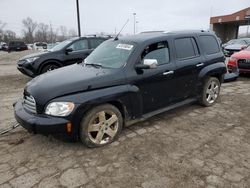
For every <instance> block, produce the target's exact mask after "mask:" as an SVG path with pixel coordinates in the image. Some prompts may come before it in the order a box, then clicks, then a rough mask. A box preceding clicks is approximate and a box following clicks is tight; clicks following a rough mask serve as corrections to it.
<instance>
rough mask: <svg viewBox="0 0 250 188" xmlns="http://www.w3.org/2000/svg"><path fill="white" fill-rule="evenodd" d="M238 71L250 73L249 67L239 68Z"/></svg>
mask: <svg viewBox="0 0 250 188" xmlns="http://www.w3.org/2000/svg"><path fill="white" fill-rule="evenodd" d="M239 71H240V73H250V68H249V69H239Z"/></svg>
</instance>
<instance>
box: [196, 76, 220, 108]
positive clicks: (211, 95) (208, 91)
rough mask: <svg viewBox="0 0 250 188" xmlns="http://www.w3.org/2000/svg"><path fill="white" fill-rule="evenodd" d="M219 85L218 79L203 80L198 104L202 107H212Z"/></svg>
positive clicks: (217, 94) (217, 95)
mask: <svg viewBox="0 0 250 188" xmlns="http://www.w3.org/2000/svg"><path fill="white" fill-rule="evenodd" d="M220 85H221V84H220V81H219V80H218V78H215V77H209V78H207V79H206V80H205V83H204V87H203V89H202V95H201V98H200V103H201V104H202V105H203V106H212V105H213V104H214V103H215V102H216V101H217V99H218V97H219V93H220Z"/></svg>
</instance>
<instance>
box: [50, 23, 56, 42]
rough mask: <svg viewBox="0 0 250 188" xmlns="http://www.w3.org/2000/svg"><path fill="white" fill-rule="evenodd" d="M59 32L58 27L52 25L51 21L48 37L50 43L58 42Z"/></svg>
mask: <svg viewBox="0 0 250 188" xmlns="http://www.w3.org/2000/svg"><path fill="white" fill-rule="evenodd" d="M57 33H58V29H57V30H54V29H53V27H52V24H51V23H50V25H49V34H48V38H49V42H50V43H55V42H56V40H57Z"/></svg>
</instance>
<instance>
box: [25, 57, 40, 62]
mask: <svg viewBox="0 0 250 188" xmlns="http://www.w3.org/2000/svg"><path fill="white" fill-rule="evenodd" d="M38 58H39V57H30V58H27V59H25V60H26V61H27V62H28V63H32V62H34V61H35V60H37V59H38Z"/></svg>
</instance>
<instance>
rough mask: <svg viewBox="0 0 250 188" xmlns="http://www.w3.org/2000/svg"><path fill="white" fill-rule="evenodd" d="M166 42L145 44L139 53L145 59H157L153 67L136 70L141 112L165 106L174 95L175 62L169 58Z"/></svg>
mask: <svg viewBox="0 0 250 188" xmlns="http://www.w3.org/2000/svg"><path fill="white" fill-rule="evenodd" d="M169 52H170V50H169V48H168V42H167V41H162V42H158V43H154V44H150V45H149V46H147V47H146V48H145V49H144V50H143V52H142V54H141V62H143V61H144V60H145V59H154V60H157V62H158V66H157V68H154V69H144V70H142V71H141V72H138V71H137V76H136V79H135V80H136V81H135V83H134V85H136V86H137V87H138V88H139V89H140V94H141V98H142V106H143V107H142V108H143V109H142V112H143V114H146V113H149V112H152V111H154V110H157V109H160V108H163V107H166V106H167V105H169V104H170V103H171V102H172V101H173V100H174V97H175V90H176V84H175V64H174V63H173V62H171V60H170V53H169Z"/></svg>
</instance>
